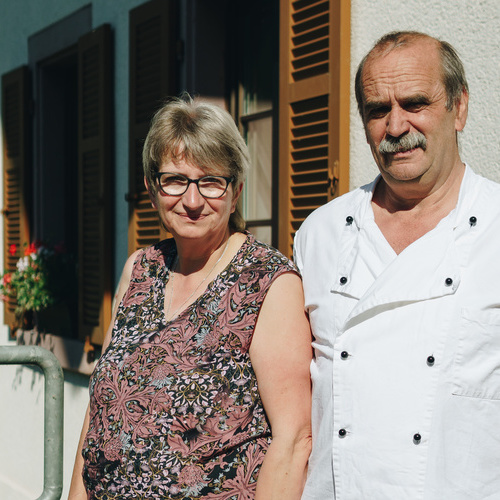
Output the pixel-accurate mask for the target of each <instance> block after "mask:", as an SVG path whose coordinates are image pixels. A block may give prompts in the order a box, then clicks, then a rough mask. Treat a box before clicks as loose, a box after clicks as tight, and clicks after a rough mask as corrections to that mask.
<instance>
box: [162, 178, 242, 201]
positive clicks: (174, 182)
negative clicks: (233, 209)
mask: <svg viewBox="0 0 500 500" xmlns="http://www.w3.org/2000/svg"><path fill="white" fill-rule="evenodd" d="M155 178H156V180H157V181H158V186H160V189H161V190H162V191H163V193H165V194H167V195H169V196H182V195H183V194H184V193H185V192H186V191H187V190H188V188H189V185H190V184H191V183H192V182H193V183H194V184H196V187H197V188H198V192H199V193H200V194H201V196H203V198H220V197H221V196H224V193H225V192H226V191H227V187H228V186H229V183H230V182H232V181H233V179H234V177H223V176H221V175H205V176H204V177H200V178H199V179H190V178H189V177H186V176H185V175H182V174H173V173H170V172H157V173H156V174H155Z"/></svg>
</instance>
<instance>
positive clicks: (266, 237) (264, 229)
mask: <svg viewBox="0 0 500 500" xmlns="http://www.w3.org/2000/svg"><path fill="white" fill-rule="evenodd" d="M248 230H249V231H250V232H251V233H252V234H253V235H254V236H255V237H256V238H257V239H258V240H259V241H262V242H263V243H267V244H268V245H271V244H272V242H271V237H272V236H271V235H272V230H271V226H255V227H249V228H248Z"/></svg>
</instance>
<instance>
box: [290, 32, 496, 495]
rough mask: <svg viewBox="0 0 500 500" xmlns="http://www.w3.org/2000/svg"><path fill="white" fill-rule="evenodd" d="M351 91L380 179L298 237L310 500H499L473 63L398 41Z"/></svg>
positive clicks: (492, 282) (486, 190)
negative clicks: (466, 159) (466, 157)
mask: <svg viewBox="0 0 500 500" xmlns="http://www.w3.org/2000/svg"><path fill="white" fill-rule="evenodd" d="M356 96H357V100H358V106H359V111H360V113H361V117H362V120H363V124H364V128H365V132H366V138H367V140H368V143H369V145H370V148H371V150H372V153H373V157H374V159H375V162H376V163H377V166H378V168H379V170H380V176H378V177H377V179H375V181H374V182H373V183H372V184H370V185H367V186H364V187H362V188H360V189H357V190H354V191H353V192H351V193H348V194H346V195H344V196H342V197H340V198H338V199H335V200H333V201H332V202H330V203H329V204H327V205H325V206H323V207H321V208H319V209H318V210H317V211H315V212H314V213H313V214H312V215H311V216H310V217H309V218H308V219H307V220H306V221H305V222H304V224H303V225H302V227H301V228H300V230H299V231H298V233H297V236H296V240H295V258H296V262H297V264H298V266H299V268H300V270H301V272H302V275H303V282H304V289H305V298H306V308H307V310H308V312H309V315H310V320H311V325H312V329H313V333H314V348H315V360H314V361H313V364H312V367H311V375H312V380H313V452H312V454H311V458H310V461H309V473H308V474H309V475H308V480H307V484H306V488H305V491H304V495H303V499H320V500H325V499H333V498H335V499H337V500H345V499H349V500H351V499H353V500H365V499H366V500H378V499H381V500H382V499H383V500H386V499H387V500H401V499H425V500H429V499H432V500H438V499H439V500H443V499H450V500H451V499H452V500H460V499H467V500H471V499H500V265H499V259H500V186H499V185H497V184H495V183H493V182H491V181H488V180H486V179H484V178H482V177H480V176H478V175H476V174H474V173H473V172H472V170H471V169H470V168H469V167H468V166H466V165H465V164H464V163H463V162H462V160H461V159H460V155H459V148H458V144H457V133H458V132H460V131H461V130H462V129H463V128H464V126H465V122H466V119H467V109H468V86H467V82H466V80H465V75H464V70H463V66H462V63H461V62H460V59H459V58H458V56H457V55H456V53H455V51H454V50H453V48H452V47H451V46H450V45H449V44H447V43H445V42H440V41H438V40H436V39H434V38H431V37H429V36H427V35H424V34H421V33H415V32H400V33H390V34H389V35H386V36H385V37H383V38H382V39H381V40H379V42H378V43H377V44H376V45H375V46H374V48H373V49H372V50H371V51H370V52H369V53H368V55H367V56H366V57H365V59H364V60H363V61H362V63H361V64H360V67H359V69H358V73H357V77H356Z"/></svg>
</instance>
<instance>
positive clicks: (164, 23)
mask: <svg viewBox="0 0 500 500" xmlns="http://www.w3.org/2000/svg"><path fill="white" fill-rule="evenodd" d="M177 25H178V19H177V1H174V0H154V1H152V2H148V3H146V4H144V5H141V6H139V7H137V8H135V9H133V10H131V11H130V103H129V104H130V113H129V148H130V149H129V192H128V194H127V201H128V202H129V203H130V211H129V253H132V252H134V251H135V250H137V249H138V248H143V247H145V246H148V245H151V244H153V243H156V242H157V241H159V240H160V239H161V238H164V237H165V234H166V233H165V231H164V230H163V228H162V227H161V224H160V221H159V219H158V216H157V213H156V210H155V209H154V208H152V206H151V202H150V200H149V197H148V193H147V191H146V189H145V187H144V174H143V170H142V147H143V144H144V139H145V138H146V135H147V133H148V130H149V126H150V122H151V118H152V116H153V114H154V112H155V111H156V110H157V109H158V108H159V107H160V106H161V104H162V103H163V102H164V101H165V99H166V98H167V97H168V96H172V95H175V94H176V92H177V69H176V66H177V57H176V44H177V39H178V38H177V29H176V28H177Z"/></svg>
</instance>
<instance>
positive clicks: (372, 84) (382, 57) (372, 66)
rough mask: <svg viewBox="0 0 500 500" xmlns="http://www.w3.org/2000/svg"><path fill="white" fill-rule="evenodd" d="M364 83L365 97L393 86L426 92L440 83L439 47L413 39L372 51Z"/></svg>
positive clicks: (416, 91) (441, 83)
mask: <svg viewBox="0 0 500 500" xmlns="http://www.w3.org/2000/svg"><path fill="white" fill-rule="evenodd" d="M362 85H363V89H364V93H365V97H368V94H371V95H374V94H375V95H376V94H379V93H385V91H386V90H388V89H391V90H392V89H394V88H398V89H399V90H405V91H408V92H410V93H420V92H423V93H425V91H426V89H428V90H431V88H435V87H436V86H441V85H443V81H442V70H441V63H440V55H439V51H438V50H437V49H436V46H435V45H434V46H432V45H431V44H429V43H422V44H417V43H412V44H411V45H405V46H403V47H397V48H394V49H393V50H391V51H385V52H379V53H374V54H371V55H370V57H369V58H368V59H367V61H366V63H365V66H364V68H363V75H362ZM443 89H444V85H443Z"/></svg>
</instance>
